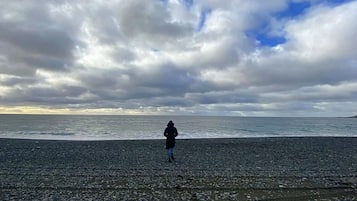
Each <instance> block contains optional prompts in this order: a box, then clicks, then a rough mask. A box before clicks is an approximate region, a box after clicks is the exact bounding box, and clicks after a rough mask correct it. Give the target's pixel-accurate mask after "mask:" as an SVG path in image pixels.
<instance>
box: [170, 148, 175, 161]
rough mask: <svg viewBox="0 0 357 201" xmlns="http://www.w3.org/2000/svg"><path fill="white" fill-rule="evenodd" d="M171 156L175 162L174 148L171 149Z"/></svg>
mask: <svg viewBox="0 0 357 201" xmlns="http://www.w3.org/2000/svg"><path fill="white" fill-rule="evenodd" d="M170 156H171V159H172V160H175V158H174V148H173V147H172V148H171V155H170Z"/></svg>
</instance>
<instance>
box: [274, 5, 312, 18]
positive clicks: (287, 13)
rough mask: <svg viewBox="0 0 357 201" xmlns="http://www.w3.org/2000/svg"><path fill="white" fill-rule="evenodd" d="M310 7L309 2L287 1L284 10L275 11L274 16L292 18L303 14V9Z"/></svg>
mask: <svg viewBox="0 0 357 201" xmlns="http://www.w3.org/2000/svg"><path fill="white" fill-rule="evenodd" d="M310 7H311V4H310V2H298V3H294V2H289V4H288V8H287V9H286V10H284V11H281V12H278V13H276V14H275V16H276V17H277V18H293V17H296V16H299V15H301V14H303V13H304V12H305V10H306V9H308V8H310Z"/></svg>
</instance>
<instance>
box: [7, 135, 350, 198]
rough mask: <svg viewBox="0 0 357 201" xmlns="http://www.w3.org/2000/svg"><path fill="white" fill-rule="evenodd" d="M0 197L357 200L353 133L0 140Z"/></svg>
mask: <svg viewBox="0 0 357 201" xmlns="http://www.w3.org/2000/svg"><path fill="white" fill-rule="evenodd" d="M0 188H1V190H0V200H286V201H288V200H357V138H354V137H299V138H295V137H289V138H235V139H187V140H185V139H179V140H177V141H176V147H175V161H174V162H173V163H168V162H167V159H166V150H165V141H164V140H116V141H110V140H108V141H54V140H53V141H51V140H25V139H0Z"/></svg>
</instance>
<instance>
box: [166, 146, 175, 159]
mask: <svg viewBox="0 0 357 201" xmlns="http://www.w3.org/2000/svg"><path fill="white" fill-rule="evenodd" d="M173 154H174V148H173V147H171V148H168V149H167V158H168V159H169V162H171V160H174V158H173Z"/></svg>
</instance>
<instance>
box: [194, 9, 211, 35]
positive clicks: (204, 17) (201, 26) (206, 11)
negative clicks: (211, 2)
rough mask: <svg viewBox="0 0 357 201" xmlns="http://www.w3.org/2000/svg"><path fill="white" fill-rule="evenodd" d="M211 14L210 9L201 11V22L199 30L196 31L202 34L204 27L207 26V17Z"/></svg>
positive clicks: (198, 25) (199, 22)
mask: <svg viewBox="0 0 357 201" xmlns="http://www.w3.org/2000/svg"><path fill="white" fill-rule="evenodd" d="M210 12H211V10H210V9H208V10H201V13H200V18H199V21H198V24H197V28H196V30H197V31H198V32H200V31H201V30H202V29H203V27H204V26H205V23H206V17H207V15H208V14H209V13H210Z"/></svg>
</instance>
